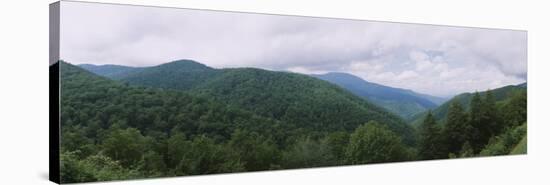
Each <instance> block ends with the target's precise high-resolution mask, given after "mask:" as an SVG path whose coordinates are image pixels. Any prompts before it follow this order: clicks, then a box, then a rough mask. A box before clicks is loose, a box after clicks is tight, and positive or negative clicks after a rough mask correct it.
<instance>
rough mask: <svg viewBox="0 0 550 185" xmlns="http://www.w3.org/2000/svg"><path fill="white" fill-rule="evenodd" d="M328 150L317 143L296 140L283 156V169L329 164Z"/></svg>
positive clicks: (308, 140) (306, 139)
mask: <svg viewBox="0 0 550 185" xmlns="http://www.w3.org/2000/svg"><path fill="white" fill-rule="evenodd" d="M329 152H330V151H329V149H328V148H326V145H321V144H320V143H319V141H316V140H314V139H311V138H310V137H304V138H300V139H298V141H296V142H295V143H294V145H293V146H292V147H290V149H288V150H287V151H286V152H285V153H284V154H283V161H285V163H284V164H283V165H284V167H285V168H300V167H317V166H327V165H330V164H329V162H330V161H329V160H327V159H329V157H330V156H329V155H330V153H329Z"/></svg>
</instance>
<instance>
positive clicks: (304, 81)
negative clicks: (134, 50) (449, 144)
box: [116, 60, 414, 143]
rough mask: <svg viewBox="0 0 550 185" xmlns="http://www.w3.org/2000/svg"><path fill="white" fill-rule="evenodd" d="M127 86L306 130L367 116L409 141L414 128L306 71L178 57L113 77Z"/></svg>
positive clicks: (350, 125)
mask: <svg viewBox="0 0 550 185" xmlns="http://www.w3.org/2000/svg"><path fill="white" fill-rule="evenodd" d="M116 80H119V81H121V82H125V83H129V84H131V85H137V86H145V87H154V88H165V89H173V90H184V91H186V92H189V93H191V94H194V95H198V96H200V97H204V98H209V99H212V100H214V101H216V102H221V103H224V104H227V105H230V106H232V107H236V108H239V109H243V110H246V111H250V112H253V113H255V114H257V115H259V116H262V117H267V118H271V119H275V120H278V121H281V122H283V123H285V124H288V125H290V126H292V127H293V128H296V129H301V130H308V131H307V132H310V133H311V132H319V133H322V132H328V131H336V130H341V131H351V130H353V129H355V128H356V127H358V126H359V125H361V124H364V123H367V122H368V121H370V120H376V121H378V122H380V123H383V124H386V125H388V127H389V128H390V129H392V130H393V131H394V132H397V133H399V134H400V135H401V136H402V137H403V139H404V140H405V141H406V142H408V143H413V141H414V138H413V135H414V134H413V132H414V130H413V129H412V128H411V127H410V126H409V125H407V124H406V123H405V122H404V121H403V120H402V119H400V118H399V117H397V116H395V115H393V114H392V113H389V112H387V111H386V110H385V109H383V108H381V107H379V106H376V105H374V104H372V103H370V102H369V101H367V100H364V99H361V98H359V97H357V96H355V95H353V94H351V93H349V92H347V91H345V90H343V89H341V88H339V87H337V86H336V85H333V84H330V83H328V82H325V81H323V80H319V79H317V78H313V77H310V76H307V75H301V74H295V73H287V72H275V71H267V70H262V69H256V68H234V69H214V68H210V67H208V66H205V65H203V64H200V63H197V62H194V61H190V60H181V61H175V62H170V63H166V64H162V65H158V66H153V67H145V68H142V69H140V70H139V71H138V72H133V73H130V74H128V75H126V76H124V77H122V78H119V79H116Z"/></svg>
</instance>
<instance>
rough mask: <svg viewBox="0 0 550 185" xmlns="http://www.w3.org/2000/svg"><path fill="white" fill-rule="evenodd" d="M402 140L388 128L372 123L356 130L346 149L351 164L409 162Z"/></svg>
mask: <svg viewBox="0 0 550 185" xmlns="http://www.w3.org/2000/svg"><path fill="white" fill-rule="evenodd" d="M406 151H407V150H406V148H405V146H404V145H403V144H402V143H401V138H400V137H399V136H398V135H396V134H395V133H393V132H392V131H390V130H389V129H388V128H387V127H386V126H383V125H380V124H379V123H377V122H376V121H371V122H369V123H367V124H365V125H362V126H360V127H358V128H357V129H355V131H354V132H353V133H352V134H351V136H350V142H349V145H348V147H347V148H346V158H347V161H348V163H350V164H366V163H379V162H394V161H403V160H407V157H408V154H407V152H406Z"/></svg>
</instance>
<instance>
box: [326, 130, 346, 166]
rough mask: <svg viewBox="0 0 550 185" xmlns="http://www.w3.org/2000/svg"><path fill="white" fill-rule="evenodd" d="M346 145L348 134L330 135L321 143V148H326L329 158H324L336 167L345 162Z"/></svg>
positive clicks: (334, 133) (335, 133)
mask: <svg viewBox="0 0 550 185" xmlns="http://www.w3.org/2000/svg"><path fill="white" fill-rule="evenodd" d="M348 143H349V134H348V133H346V132H341V131H340V132H333V133H330V134H329V135H328V136H326V137H325V139H323V140H322V141H321V146H322V148H324V147H326V148H327V149H328V150H329V153H328V154H327V155H330V156H327V157H325V158H327V159H330V160H332V161H330V162H329V164H331V165H337V164H343V163H344V162H345V157H346V156H345V155H346V146H347V145H348Z"/></svg>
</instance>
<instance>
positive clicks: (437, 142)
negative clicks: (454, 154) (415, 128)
mask: <svg viewBox="0 0 550 185" xmlns="http://www.w3.org/2000/svg"><path fill="white" fill-rule="evenodd" d="M419 134H420V136H419V147H418V155H419V157H420V158H421V159H442V158H446V157H447V154H448V152H447V149H446V147H445V146H444V142H443V140H442V139H443V138H442V136H441V128H440V127H439V125H437V122H436V121H435V119H434V117H433V115H432V112H431V111H428V114H427V115H426V117H425V118H424V121H423V122H422V124H421V125H420V130H419Z"/></svg>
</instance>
